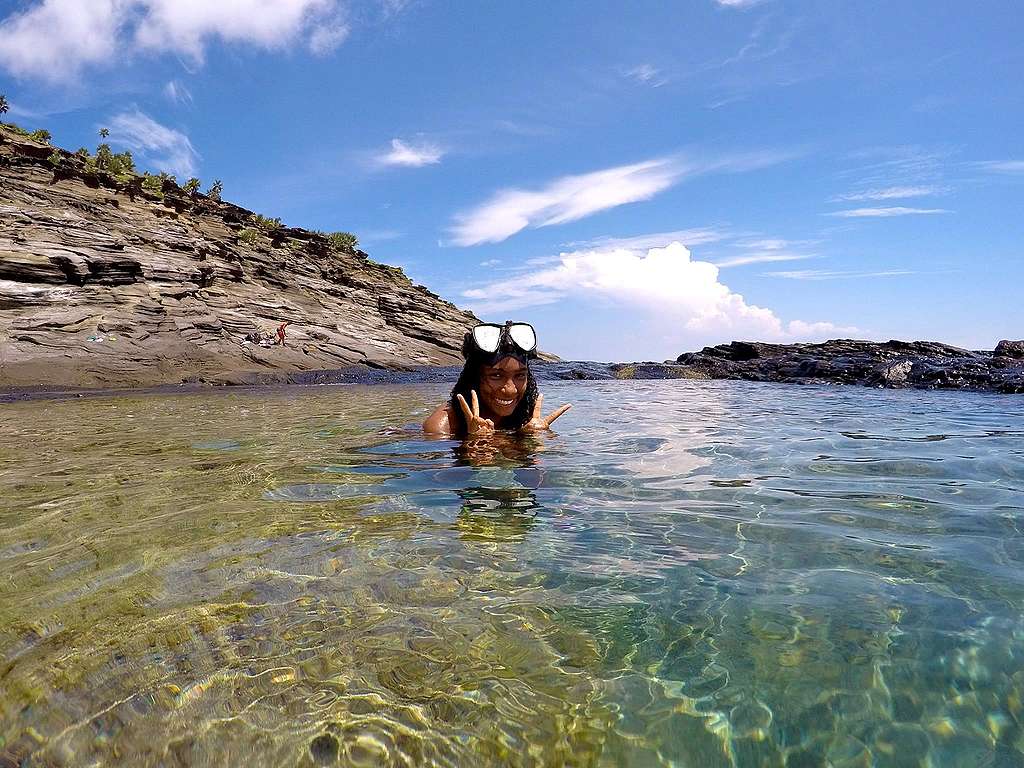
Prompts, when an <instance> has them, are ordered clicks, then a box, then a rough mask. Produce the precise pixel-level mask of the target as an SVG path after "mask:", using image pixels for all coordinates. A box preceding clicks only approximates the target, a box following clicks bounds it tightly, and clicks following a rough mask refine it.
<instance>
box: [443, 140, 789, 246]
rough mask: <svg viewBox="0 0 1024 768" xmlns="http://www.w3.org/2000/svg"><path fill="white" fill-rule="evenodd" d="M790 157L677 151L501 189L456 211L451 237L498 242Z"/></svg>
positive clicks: (464, 241) (470, 242)
mask: <svg viewBox="0 0 1024 768" xmlns="http://www.w3.org/2000/svg"><path fill="white" fill-rule="evenodd" d="M791 157H793V154H792V153H780V152H753V153H745V154H735V155H723V156H720V157H717V158H715V157H708V156H705V157H702V158H700V159H696V158H693V159H691V158H688V157H685V156H682V155H675V156H670V157H661V158H653V159H651V160H645V161H643V162H639V163H632V164H629V165H619V166H615V167H612V168H605V169H602V170H599V171H592V172H590V173H583V174H578V175H571V176H562V177H560V178H557V179H555V180H553V181H550V182H548V183H547V184H546V185H544V186H542V187H539V188H536V189H519V188H510V189H503V190H499V191H498V192H496V193H495V194H494V195H492V196H491V197H490V199H488V200H486V201H485V202H483V203H481V204H480V205H478V206H477V207H475V208H472V209H470V210H469V211H466V212H464V213H459V214H456V216H455V217H454V223H453V224H452V226H451V227H450V228H449V232H450V235H451V242H452V243H453V244H455V245H462V246H469V245H479V244H481V243H498V242H501V241H503V240H507V239H508V238H509V237H511V236H512V235H514V234H516V233H517V232H520V231H522V230H524V229H526V228H527V227H529V228H531V229H536V228H539V227H550V226H553V225H556V224H565V223H567V222H570V221H577V220H579V219H582V218H585V217H587V216H591V215H593V214H595V213H599V212H600V211H606V210H609V209H611V208H617V207H619V206H620V205H627V204H629V203H636V202H640V201H643V200H650V199H651V198H652V197H654V196H655V195H657V194H659V193H660V192H664V191H665V190H666V189H669V188H670V187H672V186H674V185H675V184H677V183H679V182H680V181H682V180H683V179H685V178H690V177H694V176H698V175H701V174H705V173H711V172H715V171H718V172H726V173H738V172H742V171H749V170H754V169H757V168H763V167H766V166H769V165H773V164H775V163H779V162H782V161H783V160H787V159H789V158H791Z"/></svg>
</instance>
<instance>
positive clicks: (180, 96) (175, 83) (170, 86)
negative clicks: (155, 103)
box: [164, 80, 192, 104]
mask: <svg viewBox="0 0 1024 768" xmlns="http://www.w3.org/2000/svg"><path fill="white" fill-rule="evenodd" d="M164 96H166V97H167V98H168V99H170V100H171V101H173V102H174V103H175V104H191V103H192V92H191V91H189V89H188V88H186V87H185V86H184V84H183V83H181V82H180V81H179V80H170V81H168V83H167V85H165V86H164Z"/></svg>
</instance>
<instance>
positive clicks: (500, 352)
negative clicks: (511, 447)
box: [423, 321, 572, 438]
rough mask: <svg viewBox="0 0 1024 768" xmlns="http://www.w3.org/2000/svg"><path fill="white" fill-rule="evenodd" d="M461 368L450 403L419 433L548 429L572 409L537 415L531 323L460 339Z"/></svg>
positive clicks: (487, 327) (539, 400) (478, 329)
mask: <svg viewBox="0 0 1024 768" xmlns="http://www.w3.org/2000/svg"><path fill="white" fill-rule="evenodd" d="M462 356H463V357H464V358H465V360H466V364H465V366H464V367H463V369H462V374H461V375H460V376H459V380H458V382H456V384H455V388H454V389H453V390H452V395H451V399H450V400H449V401H448V402H447V403H445V404H444V405H441V406H439V407H438V408H437V410H435V411H434V412H433V413H432V414H430V416H429V417H428V418H427V420H426V421H424V422H423V431H424V432H428V433H430V434H437V435H450V436H453V437H474V438H475V437H487V436H488V435H491V434H493V433H494V432H495V430H499V429H500V430H519V431H523V432H536V431H540V430H543V429H548V428H549V427H550V426H551V425H552V424H553V423H554V421H555V419H557V418H558V417H559V416H561V415H562V414H563V413H565V412H566V411H568V410H569V409H570V408H571V407H572V406H571V405H563V406H562V407H561V408H558V409H557V410H555V411H554V412H553V413H552V414H551V415H550V416H547V417H545V416H544V415H543V414H542V413H541V405H542V404H543V402H544V395H542V394H540V393H539V392H538V391H537V381H536V379H535V378H534V376H533V372H532V371H531V370H530V360H531V359H532V358H536V357H537V333H536V331H534V329H533V326H532V325H530V324H529V323H514V322H511V321H509V322H507V323H505V324H504V325H495V324H493V323H482V324H480V325H477V326H474V328H473V329H472V330H471V331H470V332H469V333H467V334H466V337H465V338H464V339H463V341H462Z"/></svg>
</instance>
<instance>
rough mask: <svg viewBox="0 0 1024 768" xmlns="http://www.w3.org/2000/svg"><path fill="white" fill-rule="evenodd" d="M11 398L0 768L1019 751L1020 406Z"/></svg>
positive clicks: (914, 395) (807, 394) (804, 760)
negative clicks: (529, 433) (493, 411)
mask: <svg viewBox="0 0 1024 768" xmlns="http://www.w3.org/2000/svg"><path fill="white" fill-rule="evenodd" d="M545 394H546V399H547V402H548V404H549V405H551V406H554V405H557V404H558V403H559V402H564V401H572V402H573V403H574V405H575V407H574V409H573V410H572V411H571V412H570V413H569V414H568V415H566V416H565V417H563V418H562V419H561V420H560V421H559V422H558V424H557V430H556V433H555V434H550V435H540V436H538V437H536V438H514V437H502V436H499V438H498V439H496V440H494V441H492V442H490V443H487V444H473V445H467V446H463V445H462V444H460V443H458V442H456V441H449V440H434V439H428V438H426V437H424V436H423V435H422V434H420V433H419V432H418V431H417V430H416V429H414V428H413V429H410V428H409V425H410V424H415V423H416V422H418V421H419V420H421V419H422V418H423V416H424V415H425V414H426V413H427V412H429V409H430V408H431V407H432V406H433V405H435V404H436V403H437V402H438V401H439V400H441V399H443V398H444V396H445V392H444V389H443V388H442V387H438V386H424V387H397V386H388V387H383V386H382V387H324V388H311V389H302V388H293V389H288V390H283V391H270V390H265V391H259V392H244V391H237V392H216V393H212V394H204V395H183V396H164V395H134V396H126V397H100V398H88V399H83V400H65V401H41V402H24V403H17V404H12V405H8V406H5V407H4V414H3V416H4V425H5V428H4V432H3V435H2V437H0V440H2V446H0V448H2V455H3V460H2V465H0V729H2V730H0V763H2V764H8V763H10V764H20V763H21V762H22V761H28V763H29V764H45V765H68V766H71V765H84V764H89V765H93V764H95V765H115V764H121V763H122V762H123V761H124V760H125V759H128V758H129V757H130V759H131V762H132V764H133V765H237V764H239V763H240V762H242V761H243V760H248V761H251V760H252V759H253V757H254V756H255V757H256V758H258V761H259V763H260V764H267V765H296V764H297V765H330V764H349V765H452V766H454V765H494V764H501V765H559V764H565V765H600V766H604V765H607V766H611V765H630V766H644V765H651V766H670V765H671V766H700V768H709V767H714V766H788V767H790V768H794V767H797V766H799V767H801V768H802V767H804V766H824V765H829V766H844V767H852V766H882V767H887V766H930V767H937V766H965V767H966V766H972V767H973V766H977V765H1000V766H1003V765H1005V766H1011V765H1020V764H1024V729H1022V727H1021V725H1022V718H1024V704H1022V702H1024V671H1022V665H1021V663H1020V659H1021V658H1022V657H1024V621H1022V618H1021V611H1020V606H1021V605H1022V600H1024V576H1022V573H1024V570H1022V565H1024V530H1022V519H1024V449H1022V447H1021V446H1022V445H1024V441H1022V439H1021V438H1022V437H1024V403H1022V401H1021V400H1020V399H1019V398H1011V397H1004V398H999V397H990V396H978V395H962V394H954V393H922V392H883V391H872V390H864V389H852V388H849V389H848V388H830V387H783V386H772V385H757V384H747V383H739V382H678V381H664V382H587V383H572V384H549V385H545Z"/></svg>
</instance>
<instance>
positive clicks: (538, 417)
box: [521, 395, 572, 432]
mask: <svg viewBox="0 0 1024 768" xmlns="http://www.w3.org/2000/svg"><path fill="white" fill-rule="evenodd" d="M543 403H544V395H537V404H536V405H534V406H533V416H531V417H530V420H529V421H528V422H526V423H525V424H523V426H522V427H521V429H522V431H523V432H539V431H540V430H542V429H550V428H551V425H552V424H554V423H555V419H557V418H558V417H559V416H561V415H562V414H563V413H565V412H566V411H568V410H569V409H570V408H572V405H570V404H569V403H566V404H565V405H563V406H562V407H561V408H559V409H558V410H556V411H555V412H554V413H552V414H551V415H550V416H548V417H547V418H545V417H544V416H543V415H542V414H541V410H540V409H541V405H542V404H543Z"/></svg>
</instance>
